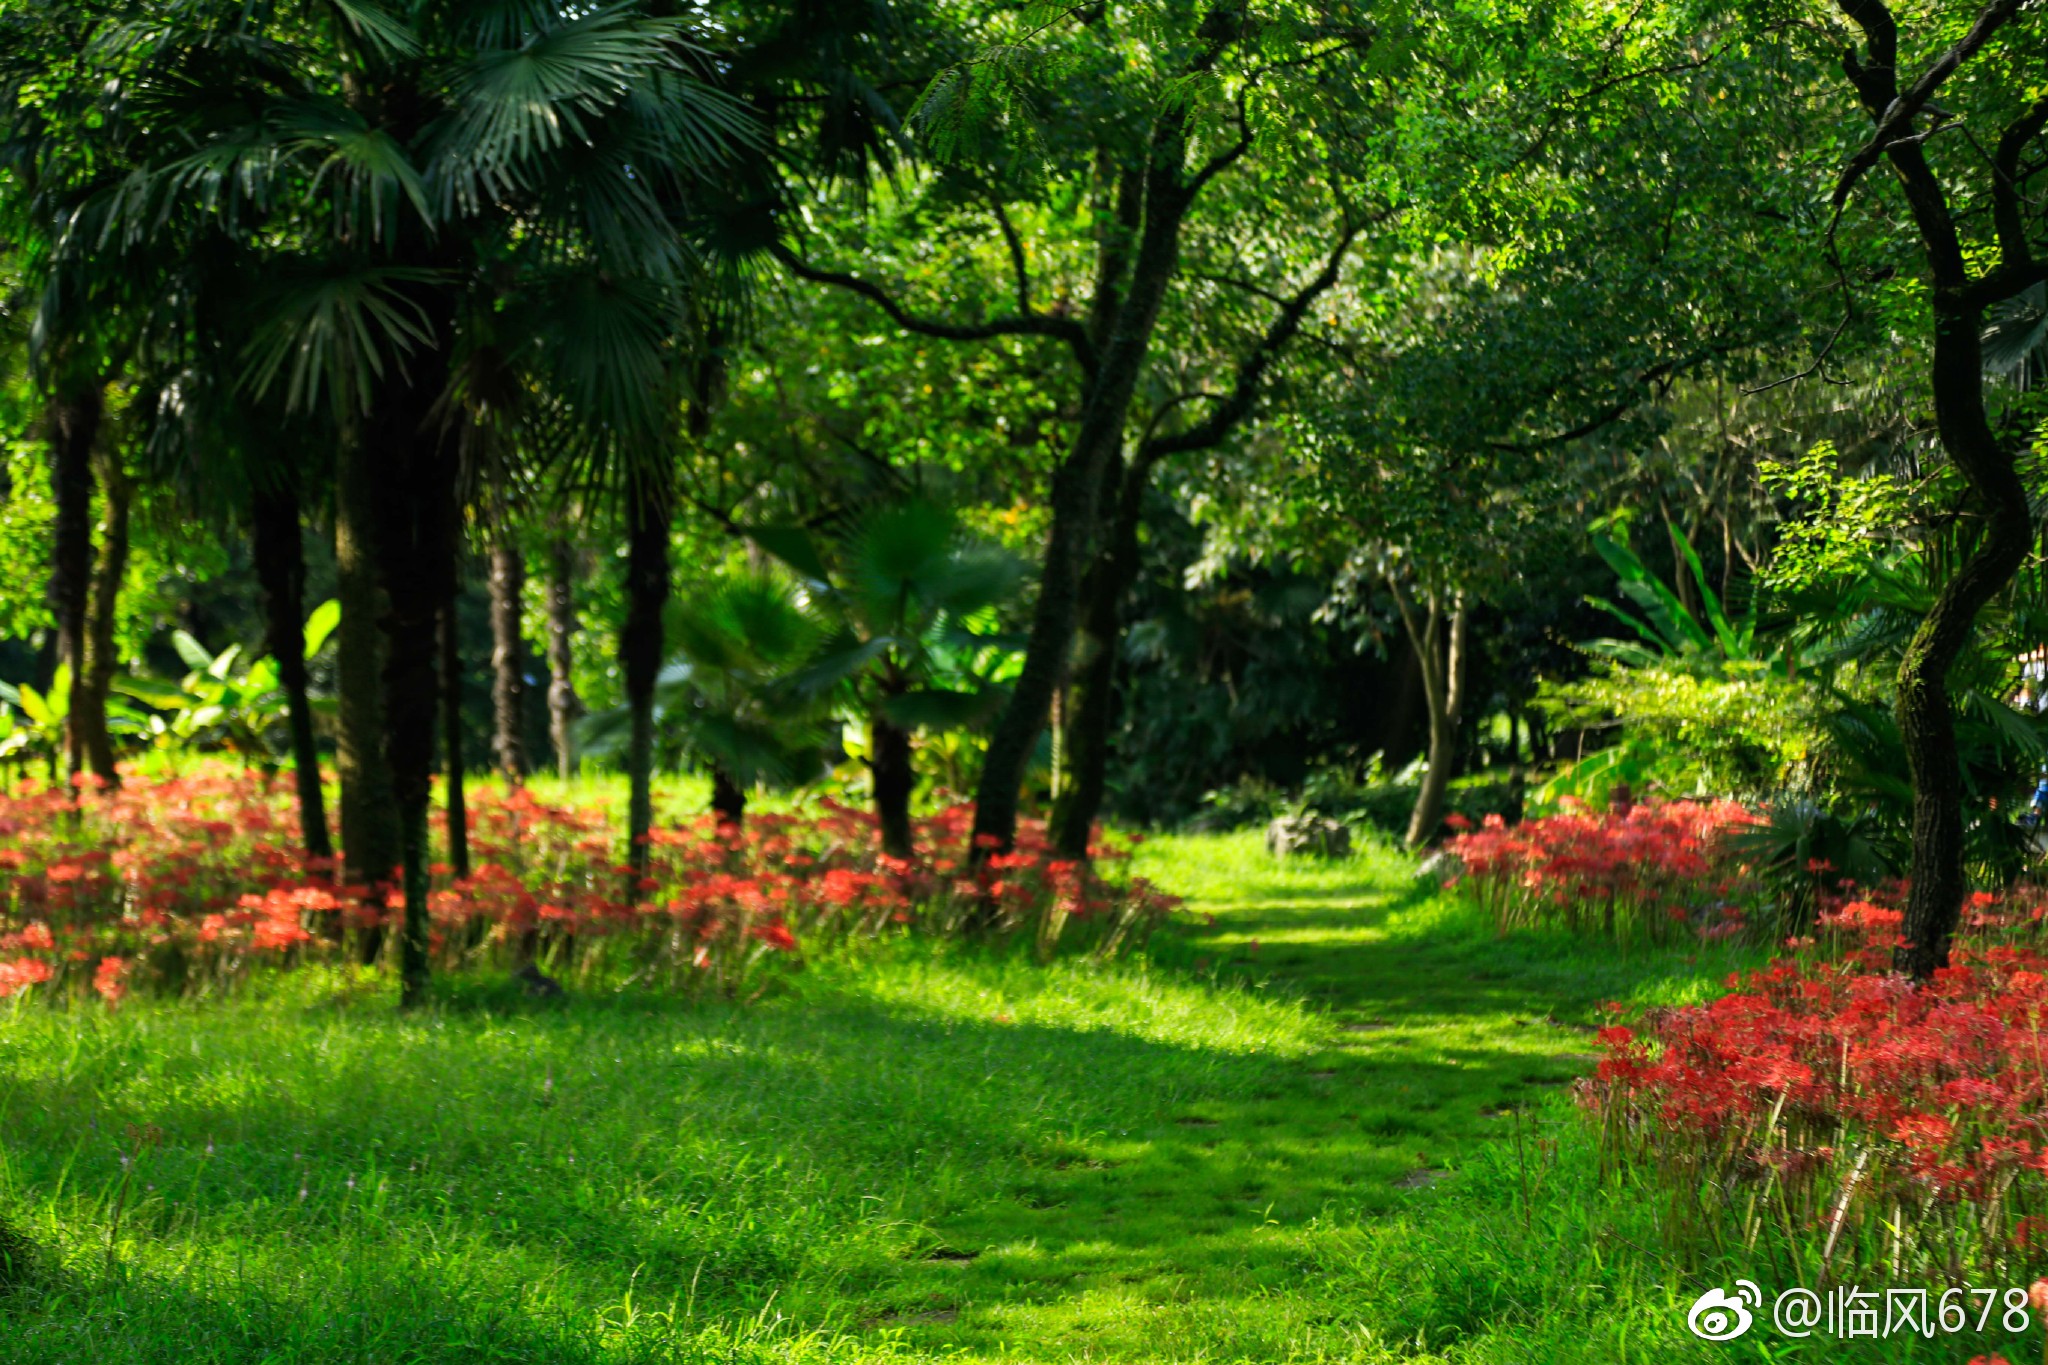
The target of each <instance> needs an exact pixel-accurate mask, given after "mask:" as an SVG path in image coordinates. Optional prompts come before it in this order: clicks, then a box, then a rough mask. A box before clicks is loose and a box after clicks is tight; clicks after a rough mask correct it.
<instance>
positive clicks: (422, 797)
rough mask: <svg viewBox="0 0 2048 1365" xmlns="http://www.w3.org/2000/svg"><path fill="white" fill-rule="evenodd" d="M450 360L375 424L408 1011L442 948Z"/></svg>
mask: <svg viewBox="0 0 2048 1365" xmlns="http://www.w3.org/2000/svg"><path fill="white" fill-rule="evenodd" d="M445 359H446V357H445V356H444V355H442V354H440V353H438V352H437V353H435V355H434V356H433V357H432V358H431V360H430V361H429V362H428V363H426V364H423V365H422V366H421V367H420V370H422V371H429V370H430V371H432V372H430V373H416V374H415V375H414V377H413V381H412V383H411V384H409V385H407V386H405V387H403V388H397V391H396V392H393V393H391V394H389V396H388V397H386V398H385V400H384V406H383V408H382V409H381V410H380V411H379V412H378V414H377V420H376V421H375V423H374V426H373V432H374V435H375V438H376V440H377V446H376V454H377V456H378V464H379V473H380V493H381V495H382V496H381V498H380V503H379V511H380V516H379V518H378V528H377V531H378V533H377V551H378V565H379V569H380V574H379V577H380V579H381V581H382V583H383V586H384V596H385V600H386V602H387V603H388V604H389V606H388V609H387V610H386V612H385V614H384V622H383V624H384V645H385V656H384V734H385V740H384V753H385V760H386V762H388V763H389V764H390V766H391V790H392V795H393V798H394V804H395V805H396V806H397V810H398V831H399V862H400V866H401V868H402V881H403V885H404V891H405V920H404V924H403V926H402V928H401V930H400V933H399V959H398V966H399V987H400V993H399V1003H400V1005H401V1007H405V1008H410V1007H413V1006H417V1005H420V1004H423V1003H425V1000H426V991H427V984H428V977H429V971H430V957H429V955H430V951H431V947H432V943H431V921H430V920H429V918H428V913H427V896H428V892H429V890H430V884H431V875H430V868H431V866H432V845H431V842H430V840H429V836H428V821H429V815H430V812H431V810H432V806H433V788H434V769H435V766H436V764H435V745H434V731H435V729H436V723H437V721H438V719H439V712H440V701H441V676H440V668H439V662H440V659H439V656H440V653H441V650H440V647H439V626H440V621H441V617H442V614H443V611H444V608H445V606H446V604H447V602H448V600H449V598H450V596H451V595H452V592H453V582H452V580H453V577H454V572H455V517H456V502H455V469H454V461H453V460H452V458H451V455H450V452H449V451H448V449H447V448H446V445H445V443H444V442H443V441H442V440H441V439H440V433H439V432H438V430H437V429H436V427H435V425H434V422H433V418H432V415H431V414H432V407H433V400H434V398H435V396H436V395H437V394H438V393H439V392H440V387H441V379H442V376H441V374H440V373H439V369H440V366H441V365H442V364H445ZM393 387H394V388H396V386H393Z"/></svg>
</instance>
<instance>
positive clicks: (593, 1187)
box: [0, 836, 1721, 1365]
mask: <svg viewBox="0 0 2048 1365" xmlns="http://www.w3.org/2000/svg"><path fill="white" fill-rule="evenodd" d="M1141 862H1142V864H1143V870H1145V871H1146V872H1147V873H1149V874H1151V875H1153V876H1154V877H1155V878H1157V879H1158V880H1160V881H1161V882H1163V883H1164V884H1166V885H1168V886H1170V887H1172V888H1174V889H1176V890H1178V891H1182V892H1184V893H1186V894H1189V895H1190V896H1191V897H1192V900H1193V906H1192V909H1193V914H1192V915H1191V917H1190V919H1189V922H1188V923H1187V924H1186V925H1184V926H1183V927H1181V928H1180V929H1177V930H1176V931H1174V932H1173V933H1172V934H1170V935H1168V936H1166V937H1165V938H1164V939H1163V940H1162V941H1160V942H1159V943H1157V944H1156V945H1155V949H1154V952H1153V954H1152V955H1151V958H1150V960H1149V962H1136V963H1131V964H1124V965H1119V966H1117V967H1114V968H1110V969H1106V970H1103V969H1095V968H1091V967H1089V966H1088V965H1086V964H1082V963H1062V964H1058V965H1056V966H1054V967H1052V968H1049V969H1039V968H1035V967H1032V966H1030V965H1028V964H1025V963H1022V962H1015V961H976V960H973V959H971V958H963V957H962V956H960V955H958V954H939V953H926V952H919V951H916V950H913V949H910V948H905V947H899V948H892V949H888V950H885V951H880V952H878V953H877V954H875V956H874V958H873V960H871V961H868V962H866V963H859V964H830V965H827V966H824V967H822V968H821V969H819V970H817V971H815V972H814V973H812V974H811V975H810V976H808V977H806V978H804V979H803V980H802V981H801V983H800V988H799V989H798V990H796V991H794V992H792V993H791V994H789V995H787V996H785V997H781V998H777V999H774V1000H771V1001H768V1002H764V1003H762V1004H761V1005H758V1006H755V1007H752V1008H747V1009H723V1008H718V1007H710V1006H696V1007H692V1006H685V1005H680V1004H677V1003H675V1002H672V1001H668V1000H662V999H654V998H645V997H623V998H618V999H612V1000H602V999H586V1000H580V1001H577V1002H574V1003H572V1004H571V1005H569V1006H567V1007H536V1006H532V1005H528V1004H526V1003H525V1002H522V1001H520V1000H519V999H518V998H517V997H516V996H509V995H504V994H499V993H494V992H493V991H492V990H489V989H486V988H481V987H463V988H458V990H457V992H456V993H455V994H454V995H452V996H451V997H450V998H449V999H448V1001H447V1003H446V1005H445V1006H444V1007H443V1008H442V1009H440V1010H438V1011H435V1012H433V1013H431V1014H429V1015H426V1016H418V1017H411V1018H403V1019H401V1018H398V1017H395V1016H394V1015H392V1013H391V1012H390V1010H389V1008H388V1002H387V1001H385V1000H384V998H383V996H382V994H381V987H372V986H371V985H369V984H368V983H363V984H361V985H357V984H353V983H349V982H347V981H345V980H343V979H340V978H331V977H330V978H321V977H318V976H315V975H312V974H307V975H305V976H302V977H300V978H297V979H294V980H292V981H289V982H286V983H282V984H280V985H278V986H276V987H275V988H274V989H273V990H272V991H271V992H270V993H269V994H267V995H257V996H251V997H249V998H244V999H238V1000H235V1001H229V1002H213V1003H207V1004H175V1003H159V1004H148V1003H144V1002H135V1003H133V1004H132V1005H131V1007H130V1008H127V1009H124V1010H123V1011H121V1012H120V1013H119V1014H118V1015H115V1016H112V1017H108V1016H106V1015H105V1014H104V1013H102V1012H100V1011H97V1010H94V1011H80V1012H76V1013H71V1014H65V1013H59V1012H55V1011H50V1010H47V1009H42V1008H28V1007H22V1008H14V1009H12V1010H11V1011H10V1010H8V1009H0V1211H6V1212H8V1213H9V1215H10V1216H11V1218H12V1219H13V1221H15V1222H16V1223H17V1224H18V1225H20V1226H22V1227H24V1228H26V1229H27V1231H28V1232H29V1233H30V1235H31V1237H32V1238H33V1239H34V1240H35V1241H36V1242H37V1243H38V1244H39V1245H40V1247H41V1248H42V1259H43V1261H44V1272H43V1274H42V1276H41V1278H40V1280H39V1288H38V1289H37V1290H35V1291H33V1292H31V1293H27V1294H18V1295H15V1296H13V1297H12V1298H9V1297H7V1296H0V1361H4V1362H14V1361H22V1362H27V1361H36V1362H67V1361H78V1362H92V1363H93V1365H102V1363H106V1365H114V1363H115V1362H137V1365H140V1362H157V1361H164V1360H173V1359H175V1360H179V1361H181V1362H186V1361H191V1362H209V1361H221V1362H227V1361H235V1362H245V1361H246V1362H259V1361H260V1362H265V1363H266V1365H269V1363H270V1362H313V1361H320V1362H328V1361H361V1362H379V1363H380V1365H381V1363H382V1362H408V1361H422V1362H425V1361H433V1362H436V1363H437V1365H439V1363H440V1362H468V1361H477V1362H482V1361H507V1360H515V1361H536V1362H539V1361H546V1362H550V1365H552V1363H553V1362H558V1361H570V1362H580V1361H590V1362H605V1363H606V1365H610V1363H611V1362H620V1361H643V1360H644V1361H650V1362H652V1361H754V1360H760V1361H771V1360H773V1361H797V1362H801V1361H813V1360H816V1361H878V1362H879V1361H889V1362H896V1361H908V1360H935V1359H964V1360H977V1361H978V1360H987V1361H1016V1362H1040V1361H1043V1362H1053V1361H1062V1362H1064V1361H1133V1362H1136V1361H1145V1362H1151V1361H1219V1362H1221V1361H1235V1360H1246V1361H1279V1360H1355V1361H1361V1362H1378V1361H1391V1360H1396V1359H1400V1360H1420V1359H1439V1358H1448V1359H1455V1360H1459V1361H1470V1362H1482V1361H1498V1362H1509V1361H1514V1362H1527V1361H1533V1360H1545V1361H1549V1360H1556V1361H1560V1362H1562V1361H1567V1360H1581V1359H1583V1360H1586V1361H1588V1362H1590V1361H1594V1360H1598V1361H1601V1362H1603V1365H1604V1363H1606V1362H1614V1361H1626V1360H1629V1359H1643V1360H1652V1359H1654V1360H1664V1359H1674V1358H1681V1357H1680V1356H1678V1355H1674V1354H1672V1353H1671V1352H1669V1351H1667V1350H1664V1349H1659V1348H1656V1347H1655V1346H1653V1345H1651V1346H1647V1347H1646V1344H1639V1343H1644V1339H1645V1338H1646V1336H1647V1337H1655V1338H1661V1339H1662V1340H1664V1341H1665V1342H1667V1343H1668V1342H1669V1341H1670V1336H1669V1332H1668V1329H1669V1328H1670V1327H1671V1326H1673V1325H1675V1324H1676V1322H1677V1321H1678V1317H1677V1316H1676V1315H1674V1313H1673V1312H1672V1305H1673V1304H1675V1303H1676V1302H1678V1300H1677V1299H1676V1298H1675V1296H1676V1295H1678V1294H1680V1293H1681V1292H1682V1288H1683V1287H1682V1286H1678V1285H1667V1284H1663V1283H1662V1282H1661V1280H1659V1279H1658V1278H1657V1276H1658V1275H1659V1274H1660V1272H1656V1271H1655V1269H1654V1263H1653V1262H1651V1261H1649V1260H1647V1259H1645V1258H1644V1257H1642V1256H1634V1257H1633V1258H1632V1259H1631V1257H1629V1256H1627V1255H1621V1256H1619V1257H1618V1259H1617V1258H1616V1257H1615V1256H1611V1255H1610V1254H1609V1253H1610V1252H1611V1251H1613V1250H1614V1248H1613V1247H1612V1246H1610V1245H1609V1244H1608V1243H1607V1242H1604V1241H1602V1238H1604V1237H1606V1236H1607V1234H1606V1233H1605V1232H1601V1231H1597V1230H1595V1229H1594V1228H1593V1224H1592V1223H1590V1222H1587V1221H1585V1220H1586V1219H1587V1218H1589V1217H1590V1215H1585V1214H1583V1212H1580V1211H1576V1210H1577V1209H1578V1203H1575V1202H1574V1201H1573V1199H1571V1198H1570V1197H1568V1196H1569V1193H1570V1191H1569V1190H1567V1189H1566V1188H1565V1187H1566V1186H1568V1185H1569V1184H1570V1182H1571V1180H1573V1179H1576V1178H1578V1177H1576V1176H1574V1175H1573V1169H1574V1168H1573V1167H1572V1163H1571V1162H1570V1161H1569V1160H1566V1161H1563V1162H1559V1161H1557V1160H1554V1159H1547V1158H1546V1157H1545V1156H1544V1155H1543V1152H1544V1151H1545V1150H1546V1149H1544V1148H1542V1147H1541V1146H1540V1144H1541V1143H1544V1142H1551V1141H1553V1140H1556V1139H1562V1140H1564V1141H1565V1142H1566V1144H1567V1145H1569V1143H1570V1141H1571V1134H1572V1133H1574V1132H1576V1131H1578V1127H1577V1124H1576V1120H1575V1119H1573V1118H1572V1117H1571V1116H1570V1115H1569V1114H1568V1113H1567V1112H1565V1106H1564V1105H1563V1104H1562V1103H1561V1095H1560V1090H1559V1087H1561V1086H1562V1085H1564V1084H1565V1083H1567V1082H1568V1081H1569V1080H1570V1079H1571V1078H1573V1077H1574V1076H1576V1075H1579V1074H1582V1073H1583V1072H1584V1071H1585V1070H1586V1069H1587V1068H1588V1066H1589V1062H1588V1040H1587V1038H1586V1036H1585V1034H1584V1032H1583V1027H1584V1024H1585V1023H1586V1021H1588V1020H1589V1019H1590V1018H1591V1017H1592V1009H1593V1007H1594V1006H1595V1005H1596V1004H1597V1002H1598V1001H1600V1000H1601V999H1603V998H1609V997H1614V996H1629V995H1636V996H1641V997H1644V998H1649V997H1656V998H1671V997H1674V996H1679V995H1684V994H1686V993H1689V992H1691V991H1694V990H1697V989H1698V988H1699V986H1700V983H1701V982H1702V981H1703V980H1705V979H1706V978H1707V977H1708V976H1710V975H1713V974H1716V973H1717V972H1718V971H1719V970H1721V968H1719V967H1714V968H1713V970H1712V971H1709V967H1710V965H1711V964H1703V963H1702V964H1689V963H1686V962H1683V961H1679V960H1676V959H1657V960H1650V961H1644V962H1638V963H1635V964H1623V963H1615V962H1611V961H1608V960H1606V959H1605V958H1604V956H1603V957H1585V958H1582V957H1577V956H1574V955H1573V954H1572V952H1571V951H1570V950H1569V949H1568V948H1566V947H1563V946H1560V945H1555V944H1544V943H1541V942H1536V941H1521V940H1518V941H1516V942H1515V943H1511V944H1505V945H1504V944H1502V943H1501V942H1499V941H1497V940H1495V939H1494V938H1493V937H1492V936H1491V935H1490V934H1488V933H1486V932H1484V931H1483V929H1482V928H1481V927H1480V926H1477V925H1475V924H1473V923H1472V921H1471V919H1470V917H1469V915H1467V914H1466V913H1465V912H1463V911H1462V910H1460V909H1458V908H1457V907H1456V906H1454V905H1452V904H1450V903H1448V902H1447V900H1446V899H1445V898H1442V897H1439V896H1437V895H1435V894H1434V893H1433V890H1432V889H1431V888H1426V887H1418V886H1417V885H1416V884H1415V883H1414V881H1413V880H1412V877H1411V876H1410V874H1409V871H1408V865H1407V863H1406V862H1405V861H1404V860H1401V859H1398V858H1395V857H1393V856H1391V855H1376V854H1370V853H1369V854H1367V855H1366V856H1364V857H1362V858H1360V859H1357V860H1353V861H1351V862H1348V863H1345V864H1341V865H1336V866H1330V867H1308V868H1281V867H1278V866H1276V865H1275V864H1273V863H1272V862H1271V861H1270V860H1268V859H1267V858H1266V857H1265V855H1264V853H1263V851H1262V850H1260V849H1259V848H1258V847H1257V844H1256V841H1255V839H1254V838H1252V837H1250V836H1237V837H1229V838H1220V839H1218V838H1207V839H1187V840H1161V841H1159V842H1157V843H1154V844H1152V845H1149V846H1148V847H1147V848H1146V850H1145V851H1144V853H1143V855H1142V858H1141ZM1210 917H1213V919H1211V918H1210ZM1517 1106H1520V1107H1521V1111H1522V1113H1523V1117H1522V1118H1521V1119H1517V1118H1516V1117H1515V1116H1514V1115H1515V1113H1516V1107H1517ZM1518 1128H1519V1129H1521V1130H1522V1132H1523V1137H1524V1139H1525V1147H1524V1149H1523V1150H1524V1153H1525V1155H1526V1154H1527V1153H1528V1152H1530V1151H1535V1152H1536V1153H1537V1155H1536V1157H1535V1158H1534V1160H1533V1162H1531V1163H1530V1164H1528V1165H1523V1164H1520V1163H1518V1162H1517V1161H1516V1160H1515V1159H1514V1158H1513V1157H1512V1155H1511V1153H1512V1152H1513V1151H1514V1143H1513V1136H1514V1134H1515V1132H1516V1130H1517V1129H1518ZM1546 1134H1548V1136H1545V1135H1546ZM1581 1165H1583V1163H1581ZM1524 1188H1526V1189H1527V1190H1528V1193H1529V1203H1528V1206H1527V1208H1526V1209H1525V1208H1524V1205H1523V1203H1522V1193H1521V1191H1522V1190H1523V1189H1524ZM1578 1202H1579V1203H1583V1202H1584V1201H1578ZM1532 1215H1534V1216H1532ZM1575 1220H1577V1221H1575ZM1589 1258H1590V1259H1589ZM1631 1266H1633V1267H1634V1268H1633V1269H1631V1268H1630V1267H1631ZM1631 1276H1634V1277H1635V1279H1634V1280H1631V1278H1630V1277H1631ZM1686 1297H1690V1295H1689V1293H1688V1294H1686ZM1645 1349H1648V1351H1649V1353H1648V1354H1644V1351H1645Z"/></svg>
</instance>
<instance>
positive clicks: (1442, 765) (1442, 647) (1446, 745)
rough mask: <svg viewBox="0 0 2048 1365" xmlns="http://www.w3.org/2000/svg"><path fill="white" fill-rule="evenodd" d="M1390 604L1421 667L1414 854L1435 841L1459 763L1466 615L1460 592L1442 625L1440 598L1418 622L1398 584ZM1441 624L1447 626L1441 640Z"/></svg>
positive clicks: (1434, 596) (1411, 830)
mask: <svg viewBox="0 0 2048 1365" xmlns="http://www.w3.org/2000/svg"><path fill="white" fill-rule="evenodd" d="M1387 585H1388V587H1390V588H1391V589H1393V593H1394V601H1395V603H1396V605H1398V606H1399V608H1400V611H1401V623H1402V625H1403V626H1404V627H1405V628H1406V629H1407V632H1408V640H1409V643H1410V644H1412V645H1413V646H1414V647H1415V655H1416V658H1417V660H1418V661H1419V662H1420V664H1421V666H1422V693H1423V697H1424V700H1425V701H1426V702H1427V704H1428V707H1429V766H1428V768H1427V770H1425V771H1424V773H1423V775H1422V790H1421V791H1420V792H1418V793H1416V797H1415V809H1414V811H1413V812H1412V813H1411V814H1410V815H1409V817H1408V835H1407V840H1406V842H1407V844H1408V847H1410V848H1419V847H1421V846H1422V845H1423V844H1424V843H1427V842H1428V841H1429V840H1430V839H1432V838H1434V837H1435V835H1436V831H1437V826H1438V825H1440V824H1442V823H1443V817H1444V797H1445V795H1446V794H1447V793H1448V792H1449V791H1450V787H1451V770H1452V769H1453V768H1455V767H1456V766H1457V761H1458V726H1459V721H1460V719H1461V716H1462V713H1463V711H1464V707H1465V659H1466V654H1467V652H1468V651H1467V648H1466V636H1467V630H1468V627H1469V624H1470V621H1471V609H1470V607H1469V606H1468V604H1467V603H1466V601H1465V595H1464V594H1463V593H1462V592H1454V593H1452V594H1451V600H1450V619H1449V621H1448V623H1446V621H1445V619H1444V603H1443V599H1442V597H1441V595H1440V594H1438V593H1437V592H1435V591H1432V592H1431V593H1430V594H1429V602H1428V614H1427V616H1426V618H1424V619H1422V620H1418V619H1417V618H1416V615H1415V609H1414V608H1413V607H1412V606H1411V605H1410V604H1409V602H1408V598H1407V595H1406V594H1405V593H1403V592H1402V591H1401V586H1400V584H1399V583H1398V582H1397V581H1395V580H1394V579H1392V578H1389V579H1388V580H1387ZM1446 624H1448V626H1449V631H1448V635H1449V638H1448V639H1446V638H1445V635H1446V631H1445V627H1446Z"/></svg>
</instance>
